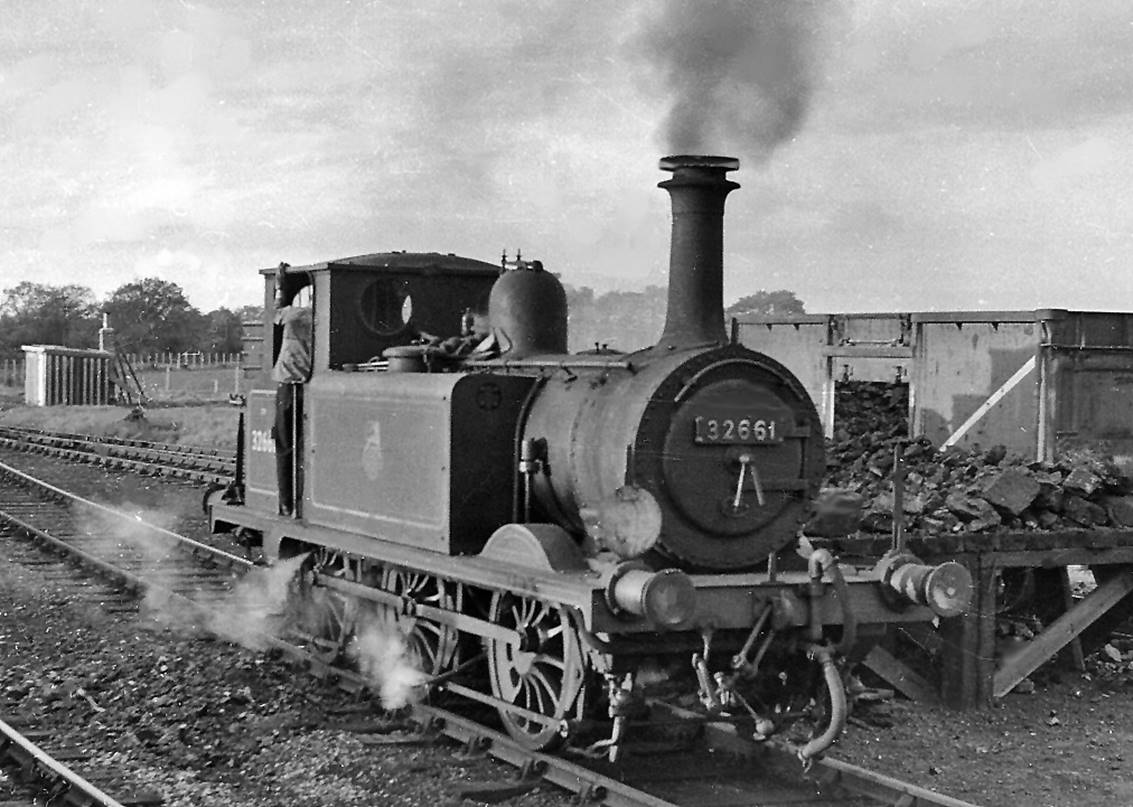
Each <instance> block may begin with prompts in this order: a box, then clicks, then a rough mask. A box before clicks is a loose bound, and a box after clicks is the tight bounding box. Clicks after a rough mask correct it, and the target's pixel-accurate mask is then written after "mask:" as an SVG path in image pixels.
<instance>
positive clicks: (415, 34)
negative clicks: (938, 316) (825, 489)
mask: <svg viewBox="0 0 1133 807" xmlns="http://www.w3.org/2000/svg"><path fill="white" fill-rule="evenodd" d="M0 12H2V19H3V25H2V26H0V165H2V166H3V173H2V174H0V177H2V179H0V190H2V192H0V289H3V288H8V287H11V286H14V285H15V284H16V283H18V282H20V281H22V280H33V281H37V282H44V283H57V284H61V283H80V284H84V285H87V286H89V287H91V288H92V289H93V290H94V291H95V292H96V293H97V294H99V295H104V294H106V293H108V292H110V291H112V290H113V289H115V288H117V287H118V286H120V285H122V284H123V283H127V282H129V281H131V280H135V279H138V278H141V277H147V276H158V277H161V278H164V279H166V280H171V281H174V282H176V283H178V284H180V285H181V286H182V288H184V289H185V291H186V293H187V294H188V296H189V299H190V301H191V302H192V303H194V304H195V305H197V306H198V307H200V308H202V309H204V310H208V309H211V308H214V307H216V306H220V305H227V306H238V305H242V304H245V303H252V302H257V301H258V276H257V275H256V273H255V270H256V269H258V268H260V267H264V266H269V265H274V264H276V263H278V262H279V261H281V260H286V261H288V262H290V263H292V264H301V263H306V262H314V261H318V260H325V259H328V258H333V257H344V256H349V255H357V254H362V253H367V252H378V251H384V250H391V249H408V250H436V251H442V252H456V253H460V254H465V255H469V256H472V257H476V258H481V259H484V260H489V261H495V260H497V259H498V256H499V253H500V251H501V250H502V249H504V248H507V249H508V250H509V251H514V249H515V248H517V247H520V248H522V249H523V252H524V254H525V255H526V256H529V257H539V258H541V259H542V260H543V261H544V262H545V264H546V265H547V266H548V267H549V268H551V269H553V270H554V271H557V272H560V273H561V274H562V276H563V278H564V280H566V281H567V282H570V283H574V284H577V285H581V284H586V285H592V286H594V287H595V288H597V289H598V290H607V289H609V288H611V287H614V286H617V287H620V288H640V287H642V286H644V285H646V284H648V283H663V282H664V277H665V271H666V262H667V255H668V227H669V223H668V200H667V197H666V195H665V194H664V192H663V191H660V190H658V189H657V188H656V187H655V185H656V183H657V182H658V181H660V180H662V179H664V178H665V176H664V175H662V174H661V173H660V172H659V171H658V170H657V159H658V158H659V157H660V156H662V155H664V154H666V153H671V152H674V151H686V150H698V151H704V152H709V153H723V154H728V155H732V156H737V157H739V158H740V159H741V161H742V167H741V170H740V171H739V172H737V173H736V174H735V175H733V178H735V179H736V180H737V181H738V182H740V183H741V185H742V186H743V187H742V189H741V190H739V191H737V192H735V193H733V194H732V196H731V197H730V198H729V202H728V218H727V224H726V245H725V249H726V264H725V273H726V287H725V296H726V299H727V301H729V302H730V301H731V300H732V299H734V298H736V297H738V296H740V295H743V294H747V293H751V292H754V291H756V290H758V289H760V288H767V289H772V288H788V289H792V290H794V291H795V292H796V293H798V294H799V296H800V297H801V298H802V299H803V300H804V301H805V302H806V304H807V307H808V310H812V311H877V310H920V309H951V308H961V309H963V308H1036V307H1048V306H1051V307H1064V308H1079V309H1111V310H1133V226H1131V225H1133V201H1131V200H1133V134H1131V133H1133V4H1131V3H1130V2H1129V0H1017V1H1014V0H921V1H919V2H905V1H904V0H796V1H795V2H790V3H788V2H785V0H749V2H735V1H732V2H724V1H723V0H687V2H683V3H681V2H675V0H603V1H601V2H599V1H598V0H557V1H556V2H552V1H551V0H475V1H473V0H465V1H464V2H461V1H460V0H414V2H412V3H406V2H401V0H369V1H368V2H367V1H365V0H354V1H353V2H347V1H346V0H266V1H265V2H254V1H253V0H213V2H195V1H194V0H99V1H98V2H94V1H93V0H0Z"/></svg>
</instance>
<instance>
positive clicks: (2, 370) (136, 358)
mask: <svg viewBox="0 0 1133 807" xmlns="http://www.w3.org/2000/svg"><path fill="white" fill-rule="evenodd" d="M242 356H243V354H240V353H150V354H148V355H139V354H137V353H128V354H126V358H127V359H129V360H130V364H131V365H133V367H134V369H135V370H138V371H139V372H140V371H142V370H222V369H226V368H237V367H240V366H241V365H242V363H243V362H242ZM0 386H5V387H20V388H22V387H23V386H24V357H23V356H19V357H8V358H0Z"/></svg>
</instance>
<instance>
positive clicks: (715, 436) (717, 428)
mask: <svg viewBox="0 0 1133 807" xmlns="http://www.w3.org/2000/svg"><path fill="white" fill-rule="evenodd" d="M692 425H693V441H694V442H697V443H701V444H707V445H758V444H760V443H781V442H783V434H782V431H783V428H784V427H783V424H782V423H780V422H779V421H778V420H776V419H775V418H773V417H760V416H759V415H751V416H749V417H736V416H733V415H696V416H694V417H693V419H692Z"/></svg>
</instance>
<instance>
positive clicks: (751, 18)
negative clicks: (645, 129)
mask: <svg viewBox="0 0 1133 807" xmlns="http://www.w3.org/2000/svg"><path fill="white" fill-rule="evenodd" d="M835 5H836V4H835V3H834V2H833V1H832V0H789V2H785V1H784V0H697V2H688V0H666V2H665V3H664V8H663V11H662V12H661V13H660V15H658V16H657V17H655V18H653V19H651V20H650V22H649V23H648V24H647V27H646V30H645V34H644V39H643V50H644V53H645V54H646V56H647V57H648V58H649V60H650V62H651V63H652V64H653V65H654V66H656V67H657V68H659V70H660V71H661V73H662V75H663V77H664V79H665V82H666V84H667V91H668V92H670V93H672V95H673V97H672V106H671V107H670V109H669V112H668V114H667V116H666V119H665V122H664V124H663V131H662V137H663V139H664V141H665V145H664V147H665V148H666V149H667V151H668V153H671V154H706V153H710V154H723V153H728V154H741V155H743V156H744V157H747V158H752V159H756V160H764V159H766V158H767V157H768V156H770V154H771V152H772V151H773V150H774V149H775V147H776V146H778V145H779V144H780V143H782V142H783V141H784V140H787V139H788V138H790V137H791V136H792V135H794V133H795V132H797V131H798V129H799V127H800V126H801V125H802V123H803V120H804V119H805V117H806V113H807V109H808V106H809V103H810V97H811V91H812V90H813V88H814V84H815V81H816V76H817V62H818V56H819V53H818V51H819V50H820V45H821V35H822V31H823V29H824V26H825V18H826V17H827V10H828V9H830V8H831V7H833V6H835Z"/></svg>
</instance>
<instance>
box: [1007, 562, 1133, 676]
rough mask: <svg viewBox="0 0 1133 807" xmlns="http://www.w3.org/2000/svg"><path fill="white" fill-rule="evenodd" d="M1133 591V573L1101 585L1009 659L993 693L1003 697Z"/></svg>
mask: <svg viewBox="0 0 1133 807" xmlns="http://www.w3.org/2000/svg"><path fill="white" fill-rule="evenodd" d="M1130 591H1133V572H1130V571H1126V572H1125V573H1124V574H1120V575H1117V576H1115V577H1113V578H1111V579H1110V580H1107V581H1106V582H1104V583H1102V584H1101V585H1099V586H1098V587H1097V588H1095V589H1094V590H1093V591H1091V592H1090V593H1089V594H1088V595H1087V596H1086V597H1085V599H1083V600H1082V601H1081V602H1079V603H1078V604H1077V605H1075V606H1074V607H1073V608H1071V609H1070V610H1069V611H1067V612H1066V613H1065V614H1063V615H1062V616H1060V617H1059V618H1058V619H1056V620H1054V622H1052V623H1050V624H1049V625H1047V627H1046V630H1044V631H1043V632H1042V633H1040V634H1039V635H1038V636H1036V637H1035V638H1034V639H1032V640H1031V641H1029V642H1027V644H1026V645H1024V646H1023V647H1022V649H1020V650H1019V651H1018V652H1017V653H1015V655H1013V656H1012V657H1011V658H1010V659H1008V660H1005V662H1004V664H1003V666H1002V667H1000V669H999V671H998V672H997V673H996V674H995V683H994V686H993V688H992V693H993V694H994V696H995V697H997V698H1002V697H1003V696H1004V695H1006V694H1007V693H1008V692H1010V691H1011V690H1012V689H1013V688H1014V687H1015V685H1016V684H1018V683H1019V682H1020V681H1022V680H1023V679H1024V678H1026V677H1027V676H1028V675H1030V674H1031V673H1033V672H1034V671H1035V670H1037V669H1038V668H1039V667H1040V666H1042V664H1043V663H1044V662H1046V661H1047V660H1048V659H1049V658H1050V657H1051V656H1053V655H1054V654H1055V653H1057V652H1058V651H1059V650H1061V649H1062V648H1063V647H1065V646H1066V644H1067V643H1068V642H1069V641H1070V640H1071V639H1073V638H1074V637H1075V636H1077V635H1078V634H1079V633H1081V632H1082V631H1083V630H1085V629H1086V628H1087V627H1089V626H1090V625H1091V624H1092V623H1093V622H1094V620H1096V619H1097V618H1098V617H1100V616H1101V615H1102V614H1104V613H1105V612H1106V611H1108V610H1109V609H1110V608H1111V607H1112V606H1114V605H1116V604H1117V603H1118V602H1120V601H1121V600H1122V598H1124V597H1125V595H1126V594H1128V593H1129V592H1130Z"/></svg>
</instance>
